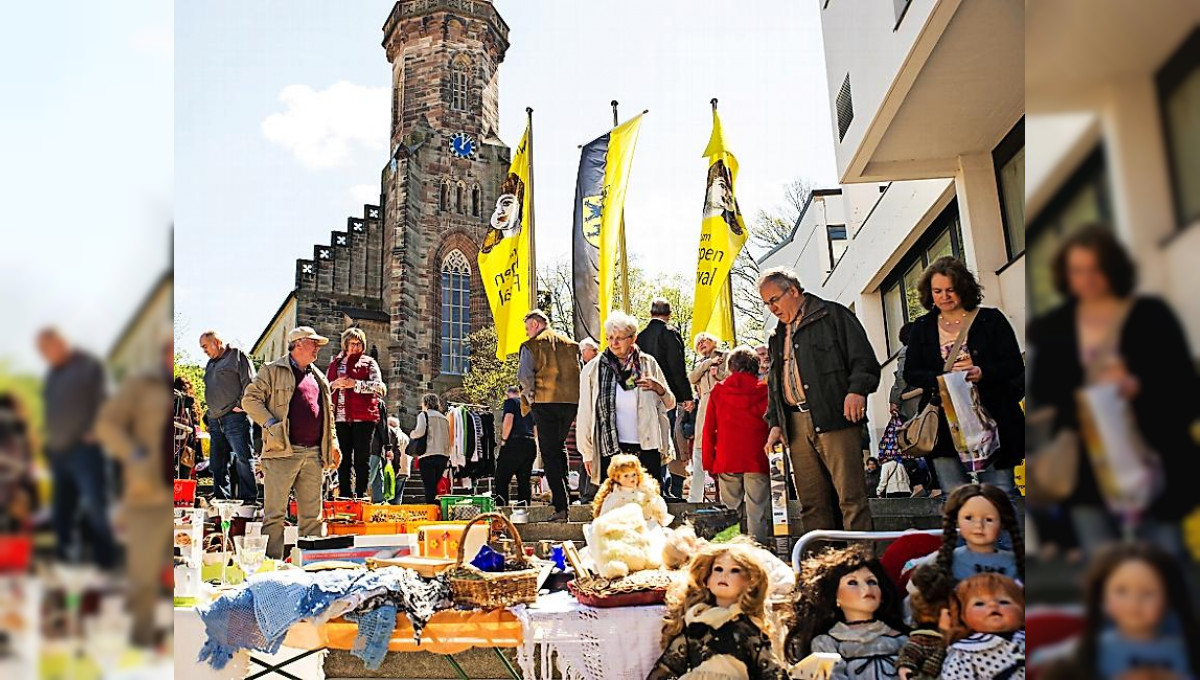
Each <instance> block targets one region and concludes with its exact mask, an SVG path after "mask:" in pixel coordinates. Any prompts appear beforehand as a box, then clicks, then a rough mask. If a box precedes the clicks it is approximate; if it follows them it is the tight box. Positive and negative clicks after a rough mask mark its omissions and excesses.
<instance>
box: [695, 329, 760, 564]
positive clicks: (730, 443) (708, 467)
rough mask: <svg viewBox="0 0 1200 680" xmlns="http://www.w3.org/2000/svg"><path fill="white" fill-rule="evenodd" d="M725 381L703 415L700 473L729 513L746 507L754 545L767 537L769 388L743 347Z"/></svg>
mask: <svg viewBox="0 0 1200 680" xmlns="http://www.w3.org/2000/svg"><path fill="white" fill-rule="evenodd" d="M727 361H728V371H729V377H728V378H726V379H724V380H722V381H721V382H719V383H717V385H716V386H715V387H714V388H713V391H712V393H711V394H710V395H709V397H708V410H707V411H706V412H705V414H704V433H703V444H702V451H703V461H704V470H705V471H706V472H708V473H709V474H710V475H712V476H713V477H716V479H717V484H719V485H720V490H721V501H722V502H723V503H724V504H725V507H727V508H730V509H731V510H739V509H740V508H741V507H742V505H743V504H744V505H745V506H746V512H745V514H746V524H747V527H748V528H749V530H750V534H751V535H752V536H753V537H754V540H756V541H758V542H759V543H762V544H764V545H765V544H766V543H767V541H768V540H769V539H770V537H771V475H770V474H769V468H768V467H767V456H766V454H764V453H763V451H764V449H765V448H766V444H767V422H766V421H765V420H764V419H763V414H765V413H766V412H767V386H766V384H765V383H761V382H759V381H758V369H759V363H758V355H757V354H756V353H755V352H754V350H753V349H751V348H749V347H746V346H744V345H743V346H741V347H738V348H737V349H735V350H733V351H732V352H730V354H729V358H728V359H727Z"/></svg>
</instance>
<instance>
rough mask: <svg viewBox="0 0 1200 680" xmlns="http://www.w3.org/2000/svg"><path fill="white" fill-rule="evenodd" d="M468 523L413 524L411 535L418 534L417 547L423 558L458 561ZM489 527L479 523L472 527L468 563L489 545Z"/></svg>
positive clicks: (409, 526)
mask: <svg viewBox="0 0 1200 680" xmlns="http://www.w3.org/2000/svg"><path fill="white" fill-rule="evenodd" d="M466 528H467V522H413V523H410V524H409V525H408V530H409V532H410V533H416V534H417V546H418V547H419V549H420V551H421V556H422V557H441V558H447V559H456V558H457V557H458V544H459V543H460V542H461V541H462V540H463V531H464V530H465V529H466ZM488 532H489V527H488V526H487V525H485V524H479V523H477V524H476V525H475V526H473V527H471V535H470V537H469V538H468V540H467V551H466V561H467V562H470V561H471V560H472V559H474V557H475V555H476V554H477V553H478V552H479V548H480V547H481V546H482V545H483V544H485V543H487V539H488Z"/></svg>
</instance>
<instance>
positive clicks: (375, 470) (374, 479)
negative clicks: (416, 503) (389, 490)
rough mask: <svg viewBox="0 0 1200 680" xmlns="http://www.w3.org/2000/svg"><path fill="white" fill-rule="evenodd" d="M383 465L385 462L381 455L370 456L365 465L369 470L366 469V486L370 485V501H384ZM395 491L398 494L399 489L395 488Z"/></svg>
mask: <svg viewBox="0 0 1200 680" xmlns="http://www.w3.org/2000/svg"><path fill="white" fill-rule="evenodd" d="M384 465H386V463H385V462H384V460H383V456H371V457H370V458H369V459H368V460H367V467H368V468H369V470H368V471H367V475H368V477H367V480H368V481H367V483H368V486H370V487H371V502H372V503H383V502H384V499H383V466H384ZM396 493H397V494H398V493H399V490H397V492H396Z"/></svg>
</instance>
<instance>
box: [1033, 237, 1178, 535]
mask: <svg viewBox="0 0 1200 680" xmlns="http://www.w3.org/2000/svg"><path fill="white" fill-rule="evenodd" d="M1135 281H1136V270H1135V266H1134V264H1133V261H1132V260H1131V259H1130V257H1129V254H1128V253H1127V252H1126V251H1125V249H1124V248H1123V247H1122V246H1121V244H1120V243H1119V242H1118V241H1117V239H1116V237H1115V236H1113V234H1112V230H1110V229H1108V228H1105V227H1103V226H1099V225H1093V226H1090V227H1086V228H1084V229H1082V230H1080V231H1078V232H1076V233H1075V234H1073V235H1072V236H1071V237H1069V238H1068V239H1067V240H1066V242H1065V243H1063V245H1062V247H1061V249H1060V250H1059V253H1058V256H1057V257H1056V258H1055V261H1054V283H1055V286H1056V287H1057V288H1058V291H1059V293H1060V294H1062V295H1063V296H1064V297H1066V298H1067V301H1066V302H1064V303H1063V304H1062V305H1060V306H1059V307H1058V308H1056V309H1054V310H1051V311H1050V312H1048V313H1047V314H1045V315H1044V316H1042V317H1041V318H1039V319H1037V320H1036V321H1034V323H1033V324H1032V325H1031V327H1030V330H1029V346H1030V351H1031V356H1032V360H1031V363H1032V366H1031V369H1032V370H1031V374H1030V397H1031V399H1032V400H1033V401H1034V402H1035V403H1036V404H1038V405H1039V406H1051V407H1054V411H1055V419H1054V420H1055V430H1056V431H1057V430H1061V429H1064V428H1070V429H1076V430H1077V429H1078V428H1079V411H1078V409H1077V407H1076V397H1075V395H1076V392H1077V391H1078V390H1079V389H1080V388H1082V387H1084V386H1085V384H1087V383H1088V381H1087V379H1086V378H1085V373H1089V371H1087V370H1085V358H1086V359H1087V363H1088V365H1090V366H1091V371H1090V373H1091V375H1093V379H1092V384H1102V383H1116V384H1117V386H1118V389H1119V390H1120V392H1121V394H1122V395H1123V396H1124V397H1125V398H1126V399H1129V400H1130V401H1131V405H1132V408H1133V415H1134V419H1135V421H1136V422H1137V427H1138V430H1139V431H1140V433H1141V434H1142V436H1143V437H1144V438H1145V440H1146V443H1147V444H1148V445H1149V447H1150V449H1151V450H1153V451H1155V452H1157V453H1158V455H1159V456H1160V457H1161V460H1162V464H1163V468H1164V470H1163V471H1164V473H1165V475H1164V476H1165V478H1166V488H1165V490H1164V491H1163V492H1162V493H1161V494H1160V495H1159V496H1158V498H1157V499H1156V500H1155V501H1154V503H1153V504H1152V505H1151V506H1150V507H1149V509H1148V510H1147V512H1146V514H1145V516H1144V517H1143V520H1142V522H1141V526H1140V527H1139V533H1140V534H1141V536H1142V537H1143V538H1144V539H1147V540H1151V541H1153V542H1155V543H1158V544H1159V545H1161V546H1163V547H1165V548H1167V549H1169V550H1171V551H1173V552H1174V553H1175V554H1177V555H1182V553H1183V545H1182V537H1181V535H1180V531H1179V521H1180V520H1181V519H1182V518H1183V517H1184V516H1186V515H1187V514H1188V513H1189V512H1190V511H1191V510H1192V509H1194V508H1195V507H1196V505H1197V496H1196V494H1195V492H1194V490H1192V488H1191V487H1192V486H1193V482H1192V480H1193V479H1194V475H1191V474H1189V468H1190V466H1191V465H1192V464H1194V463H1195V461H1196V460H1197V459H1198V458H1200V455H1198V454H1200V447H1197V445H1196V442H1195V440H1193V439H1192V437H1191V435H1190V433H1189V428H1190V427H1191V426H1192V424H1193V423H1195V422H1196V421H1197V418H1198V417H1200V398H1197V394H1200V376H1197V373H1196V367H1195V364H1194V363H1193V359H1192V354H1191V351H1190V350H1189V348H1188V341H1187V337H1186V336H1185V334H1184V331H1183V327H1182V326H1181V325H1180V323H1179V320H1178V319H1177V318H1176V316H1175V314H1174V313H1172V311H1171V310H1170V308H1168V307H1167V305H1166V304H1164V303H1163V302H1162V301H1161V300H1159V299H1157V298H1151V297H1142V296H1136V295H1134V294H1133V288H1134V284H1135ZM1117 324H1120V330H1119V331H1117V328H1116V327H1117ZM1114 334H1115V335H1114ZM1114 345H1115V347H1113V346H1114ZM1106 346H1107V347H1110V348H1113V349H1115V352H1112V351H1108V352H1104V351H1103V349H1104V347H1106ZM1079 457H1080V465H1079V475H1078V479H1077V481H1076V484H1075V490H1074V492H1073V493H1072V495H1071V496H1070V497H1069V498H1067V500H1066V501H1065V503H1064V506H1065V507H1066V508H1067V509H1068V510H1069V511H1070V514H1071V519H1072V523H1073V524H1074V525H1075V531H1076V534H1077V535H1078V538H1079V542H1080V545H1081V547H1082V548H1083V549H1084V550H1085V551H1086V552H1087V553H1088V554H1092V553H1094V551H1095V550H1096V549H1097V548H1099V547H1100V546H1101V545H1102V544H1104V543H1106V542H1109V541H1111V540H1114V539H1115V538H1116V537H1117V531H1116V525H1115V522H1114V518H1113V517H1112V516H1111V515H1110V513H1109V512H1108V510H1107V509H1106V508H1105V505H1104V501H1103V498H1102V497H1101V494H1100V490H1099V487H1098V486H1097V482H1096V477H1095V474H1094V472H1093V470H1092V466H1091V464H1090V463H1089V461H1088V456H1087V454H1086V453H1085V452H1084V451H1082V450H1081V451H1080V453H1079Z"/></svg>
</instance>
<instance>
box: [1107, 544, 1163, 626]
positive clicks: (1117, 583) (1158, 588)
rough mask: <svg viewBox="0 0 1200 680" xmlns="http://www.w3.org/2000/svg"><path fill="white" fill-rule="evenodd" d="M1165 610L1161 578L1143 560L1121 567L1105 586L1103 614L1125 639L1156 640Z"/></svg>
mask: <svg viewBox="0 0 1200 680" xmlns="http://www.w3.org/2000/svg"><path fill="white" fill-rule="evenodd" d="M1166 611H1167V595H1166V589H1165V588H1164V587H1163V582H1162V579H1161V578H1160V577H1159V575H1158V572H1157V571H1155V569H1154V568H1153V567H1151V566H1150V565H1149V564H1146V563H1145V562H1143V561H1141V560H1137V559H1134V560H1128V561H1126V562H1125V563H1123V564H1121V565H1120V566H1118V567H1117V568H1116V569H1114V570H1113V572H1112V574H1111V575H1110V576H1109V577H1108V581H1107V582H1106V583H1105V584H1104V613H1105V614H1106V615H1107V616H1108V618H1109V619H1111V620H1112V621H1113V623H1114V624H1116V626H1117V629H1118V630H1119V631H1121V633H1122V634H1123V635H1125V636H1126V637H1131V638H1134V639H1150V638H1153V637H1155V636H1156V635H1157V634H1158V628H1159V624H1161V623H1162V620H1163V618H1164V617H1165V616H1166Z"/></svg>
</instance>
